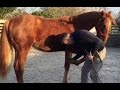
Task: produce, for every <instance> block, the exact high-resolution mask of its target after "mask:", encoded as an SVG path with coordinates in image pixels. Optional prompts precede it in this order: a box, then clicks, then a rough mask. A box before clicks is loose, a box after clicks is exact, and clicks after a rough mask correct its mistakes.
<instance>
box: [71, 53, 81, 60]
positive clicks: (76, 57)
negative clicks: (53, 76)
mask: <svg viewBox="0 0 120 90" xmlns="http://www.w3.org/2000/svg"><path fill="white" fill-rule="evenodd" d="M82 55H83V54H82V53H78V54H77V55H75V56H74V57H73V58H72V59H74V60H77V59H78V58H80V57H81V56H82Z"/></svg>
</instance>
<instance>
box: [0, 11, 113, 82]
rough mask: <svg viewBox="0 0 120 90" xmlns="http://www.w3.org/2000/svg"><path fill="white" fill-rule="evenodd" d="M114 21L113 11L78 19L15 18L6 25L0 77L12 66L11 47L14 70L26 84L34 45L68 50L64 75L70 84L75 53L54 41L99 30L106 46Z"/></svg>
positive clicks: (2, 39) (0, 56)
mask: <svg viewBox="0 0 120 90" xmlns="http://www.w3.org/2000/svg"><path fill="white" fill-rule="evenodd" d="M112 24H114V19H113V17H112V15H111V12H104V11H102V12H97V11H93V12H87V13H84V14H80V15H76V16H64V17H60V18H56V19H49V18H43V17H39V16H34V15H29V14H27V15H21V16H17V17H14V18H12V19H10V20H8V21H6V23H5V24H4V28H3V31H2V34H1V41H0V75H1V76H2V77H5V76H6V75H7V72H8V70H9V68H10V65H11V56H12V53H11V52H12V47H13V48H14V50H15V61H14V70H15V74H16V78H17V81H18V82H19V83H21V82H23V73H24V65H25V63H26V59H27V55H28V52H29V50H30V48H31V46H34V47H35V48H37V49H39V50H41V51H44V52H54V51H65V65H64V67H65V72H64V80H63V82H67V74H68V70H69V67H70V62H69V58H71V55H72V52H70V51H67V50H65V46H63V45H61V43H60V41H59V40H58V39H57V38H55V36H56V35H59V34H62V33H65V32H67V33H71V32H74V31H75V30H81V29H86V30H90V29H91V28H92V27H95V28H96V31H97V36H98V37H99V38H101V39H102V40H103V41H104V43H106V41H107V39H108V36H109V33H110V31H111V26H112Z"/></svg>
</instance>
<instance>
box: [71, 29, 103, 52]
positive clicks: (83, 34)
mask: <svg viewBox="0 0 120 90" xmlns="http://www.w3.org/2000/svg"><path fill="white" fill-rule="evenodd" d="M71 38H72V39H73V41H74V44H75V45H76V46H77V48H78V49H79V48H82V49H86V50H88V51H91V50H92V53H95V51H96V50H98V51H100V50H102V49H103V48H104V43H103V42H102V40H101V39H99V38H98V37H97V36H95V35H94V34H92V33H91V32H89V31H87V30H78V31H76V32H73V33H72V34H71Z"/></svg>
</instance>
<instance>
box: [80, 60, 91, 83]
mask: <svg viewBox="0 0 120 90" xmlns="http://www.w3.org/2000/svg"><path fill="white" fill-rule="evenodd" d="M91 67H92V62H91V61H90V60H88V59H86V60H85V62H84V65H83V67H82V71H81V83H88V73H89V72H90V70H91Z"/></svg>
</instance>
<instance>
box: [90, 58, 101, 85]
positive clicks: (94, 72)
mask: <svg viewBox="0 0 120 90" xmlns="http://www.w3.org/2000/svg"><path fill="white" fill-rule="evenodd" d="M93 65H94V66H93ZM93 65H92V68H91V72H90V77H91V80H92V82H93V83H100V82H101V81H100V80H99V77H98V72H99V71H100V69H101V68H102V61H100V59H99V58H98V57H97V56H95V57H94V61H93Z"/></svg>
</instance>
